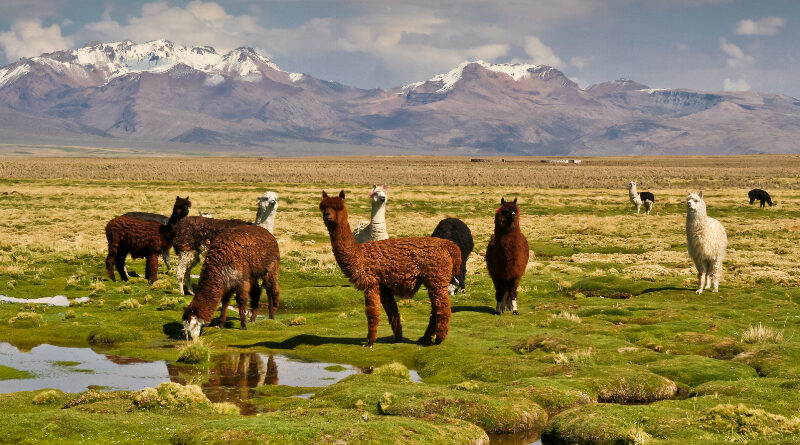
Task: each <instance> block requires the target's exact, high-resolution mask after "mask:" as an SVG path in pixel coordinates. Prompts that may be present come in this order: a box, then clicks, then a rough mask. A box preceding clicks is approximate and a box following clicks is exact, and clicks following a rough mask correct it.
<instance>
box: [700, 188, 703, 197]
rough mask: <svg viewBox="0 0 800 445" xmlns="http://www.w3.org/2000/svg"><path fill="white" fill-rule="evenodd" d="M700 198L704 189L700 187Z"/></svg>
mask: <svg viewBox="0 0 800 445" xmlns="http://www.w3.org/2000/svg"><path fill="white" fill-rule="evenodd" d="M700 198H703V189H700Z"/></svg>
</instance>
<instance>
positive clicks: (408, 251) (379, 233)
mask: <svg viewBox="0 0 800 445" xmlns="http://www.w3.org/2000/svg"><path fill="white" fill-rule="evenodd" d="M387 190H388V188H387V187H386V186H383V187H380V188H379V187H377V186H374V187H373V188H372V190H371V192H370V194H369V197H370V202H371V205H372V214H371V220H370V222H369V223H362V225H360V226H359V227H357V228H356V230H351V229H350V223H349V221H348V211H347V207H346V205H345V192H344V190H342V191H341V192H340V193H339V195H338V196H328V194H327V193H326V192H324V191H323V192H322V201H321V202H320V204H319V210H320V212H321V213H322V220H323V223H324V225H325V227H326V229H327V231H328V235H329V237H330V242H331V248H332V251H333V256H334V258H335V260H336V263H337V264H338V266H339V268H340V269H341V271H342V272H343V273H344V275H345V276H346V277H347V278H348V279H349V280H350V282H351V283H352V284H353V286H354V287H355V288H356V289H358V290H359V291H362V292H364V301H365V311H366V315H367V328H368V329H367V336H366V342H365V346H369V347H371V346H372V345H373V344H374V343H375V341H376V339H377V335H378V331H377V329H378V324H379V322H380V309H381V307H383V309H384V310H385V311H386V315H387V318H388V319H389V325H390V326H391V328H392V332H393V334H394V338H395V341H402V340H403V329H402V325H401V317H400V313H399V311H398V306H397V302H396V301H395V298H411V297H413V295H414V294H415V293H416V292H417V291H418V290H419V289H420V287H421V286H423V285H424V286H425V287H426V288H427V290H428V295H429V298H430V301H431V315H430V319H429V322H428V326H427V328H426V330H425V332H424V334H423V335H422V336H421V337H420V338H419V340H418V341H419V342H422V343H433V344H440V343H441V342H442V341H444V340H445V338H446V337H447V335H448V332H449V325H450V317H451V309H450V296H453V295H454V294H455V292H456V291H457V290H459V289H460V290H461V291H462V292H465V288H466V279H465V275H466V268H467V260H468V258H469V256H470V253H471V252H472V250H473V248H474V241H473V238H472V232H471V231H470V229H469V227H468V226H467V225H466V224H465V223H464V222H463V221H461V220H460V219H457V218H452V217H448V218H445V219H443V220H441V221H440V222H439V223H438V225H437V226H436V228H435V229H434V231H433V233H432V234H431V236H430V237H417V238H389V235H388V234H387V232H386V203H387ZM628 193H629V198H630V201H631V203H632V204H633V205H634V206H635V207H636V208H637V213H639V209H640V207H641V206H642V205H644V207H645V211H646V213H647V214H648V215H649V214H650V212H651V210H652V208H653V203H654V202H655V198H654V195H653V194H652V193H650V192H639V191H637V189H636V183H635V182H633V181H632V182H630V183H629V184H628ZM748 195H749V198H750V203H751V204H752V203H753V202H754V201H755V200H760V201H761V206H762V207H763V206H764V203H768V204H769V205H770V206H772V205H773V202H772V201H771V198H770V196H769V194H768V193H767V192H765V191H763V190H760V189H754V190H752V191H750V193H749V194H748ZM348 202H349V201H348ZM257 204H258V210H257V213H256V217H255V222H247V221H243V220H238V219H214V218H212V217H211V214H210V213H206V212H202V211H201V212H200V215H201V216H187V215H188V213H189V208H190V207H191V202H190V201H189V198H188V197H186V198H181V197H180V196H178V197H176V199H175V203H174V205H173V210H172V213H171V215H170V216H169V217H166V216H164V215H160V214H156V213H146V212H129V213H127V214H124V215H121V216H118V217H116V218H113V219H112V220H111V221H109V222H108V224H107V225H106V238H107V240H108V256H107V257H106V272H107V274H108V276H109V278H110V279H111V280H112V281H115V276H114V268H115V267H116V269H117V271H118V273H119V275H120V278H122V280H124V281H127V280H128V275H129V274H128V272H127V270H126V268H125V260H126V256H127V255H128V254H130V255H131V256H132V257H133V258H146V259H147V262H146V272H145V278H146V279H147V280H148V281H149V282H150V283H151V284H152V283H153V282H154V281H155V280H156V279H157V274H158V256H159V255H161V256H163V258H164V262H165V263H166V264H167V268H168V270H169V249H170V248H172V249H174V250H175V252H176V254H178V256H179V260H178V265H177V267H176V271H175V275H176V280H177V284H178V288H179V289H180V290H181V292H182V293H184V294H188V295H195V297H194V299H193V300H192V302H191V303H190V304H189V305H188V306H187V307H186V308H185V309H184V314H183V317H182V319H183V326H184V331H185V333H186V334H187V335H188V336H189V337H191V338H197V337H198V336H199V335H200V333H201V329H202V327H203V326H204V325H209V324H210V323H211V321H212V317H213V315H214V312H215V311H216V309H217V307H219V306H220V305H221V309H220V318H219V325H218V327H224V326H225V322H226V318H227V309H228V304H229V302H230V299H231V297H232V296H233V295H234V294H235V295H236V305H237V308H238V311H239V322H240V327H241V329H246V328H247V318H249V321H250V322H253V321H255V320H256V316H257V314H258V308H259V303H260V299H261V288H262V287H263V288H264V289H265V290H266V294H267V304H266V307H267V310H268V316H269V318H270V319H274V317H275V312H276V311H277V309H278V303H279V300H280V286H279V284H278V278H279V273H280V250H279V247H278V242H277V240H276V238H275V236H274V235H273V233H274V227H275V217H276V213H277V209H278V195H277V194H276V193H274V192H271V191H267V192H265V193H264V194H263V195H262V196H259V197H258V200H257ZM686 239H687V245H688V250H689V256H690V257H691V259H692V261H693V262H694V264H695V266H696V267H697V273H698V274H697V277H698V282H699V283H698V288H697V293H698V294H700V293H702V292H703V290H704V289H711V290H712V292H717V291H718V290H719V282H720V280H721V278H722V263H723V260H724V258H725V252H726V249H727V243H728V240H727V234H726V232H725V228H724V227H723V226H722V224H721V223H720V222H719V221H717V220H716V219H714V218H710V217H708V215H707V211H706V203H705V201H704V200H703V191H702V190H701V191H700V192H699V193H690V192H689V191H688V190H687V201H686ZM529 255H530V247H529V244H528V241H527V239H526V238H525V236H524V235H523V234H522V230H521V229H520V208H519V206H518V205H517V199H516V198H514V200H513V201H506V200H505V198H501V199H500V207H499V208H497V210H496V211H495V215H494V231H493V233H492V234H491V236H490V239H489V243H488V245H487V248H486V252H485V259H486V267H487V270H488V272H489V277H490V278H491V280H492V283H493V284H494V288H495V300H496V303H497V306H496V308H495V313H496V314H498V315H499V314H502V313H503V312H505V311H506V310H509V311H511V312H512V313H513V314H514V315H518V314H519V308H518V305H517V289H518V288H519V284H520V280H521V279H522V277H523V275H524V274H525V270H526V268H527V265H528V259H529ZM201 257H205V262H204V263H203V266H202V269H201V273H200V279H199V288H198V290H197V292H196V294H195V292H194V290H193V288H192V283H191V275H190V271H191V269H192V268H193V267H194V266H195V265H196V264H197V263H198V262H199V261H200V258H201ZM131 275H132V274H131ZM132 276H135V275H132ZM248 306H249V307H250V314H249V317H248V316H247V315H248V314H247V308H248Z"/></svg>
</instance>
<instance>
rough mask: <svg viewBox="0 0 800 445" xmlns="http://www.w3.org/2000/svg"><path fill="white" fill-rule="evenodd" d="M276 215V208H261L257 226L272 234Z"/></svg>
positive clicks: (257, 215)
mask: <svg viewBox="0 0 800 445" xmlns="http://www.w3.org/2000/svg"><path fill="white" fill-rule="evenodd" d="M275 213H276V212H275V207H266V208H265V207H259V208H258V213H256V225H258V226H261V227H263V228H265V229H267V230H268V231H269V233H272V231H273V229H274V228H275Z"/></svg>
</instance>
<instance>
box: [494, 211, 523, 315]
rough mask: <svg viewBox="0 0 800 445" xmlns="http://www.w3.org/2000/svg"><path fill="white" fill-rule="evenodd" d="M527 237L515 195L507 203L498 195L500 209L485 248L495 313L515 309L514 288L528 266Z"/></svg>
mask: <svg viewBox="0 0 800 445" xmlns="http://www.w3.org/2000/svg"><path fill="white" fill-rule="evenodd" d="M529 255H530V250H529V247H528V240H527V239H525V235H523V234H522V232H521V231H520V230H519V207H517V198H514V201H513V202H507V201H506V200H505V199H503V198H500V208H498V209H497V211H496V212H495V213H494V234H492V237H491V238H490V239H489V245H488V246H487V247H486V267H487V269H489V276H490V277H492V282H493V283H494V291H495V294H494V296H495V300H496V301H497V314H502V313H503V312H504V311H505V310H506V309H511V310H512V311H513V314H514V315H519V311H518V310H517V288H518V287H519V281H520V280H521V279H522V275H524V274H525V268H526V267H527V266H528V256H529Z"/></svg>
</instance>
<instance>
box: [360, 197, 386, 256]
mask: <svg viewBox="0 0 800 445" xmlns="http://www.w3.org/2000/svg"><path fill="white" fill-rule="evenodd" d="M388 190H389V188H388V187H386V186H385V185H384V186H383V187H382V188H380V189H379V188H378V186H377V185H374V186H372V191H371V192H369V197H370V199H371V200H372V218H371V219H370V221H369V222H367V221H363V222H361V223H359V224H358V226H356V228H355V229H353V237H354V238H355V239H356V242H357V243H358V244H363V243H366V242H367V241H379V240H382V239H388V238H389V234H388V233H386V199H387V192H388Z"/></svg>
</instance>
